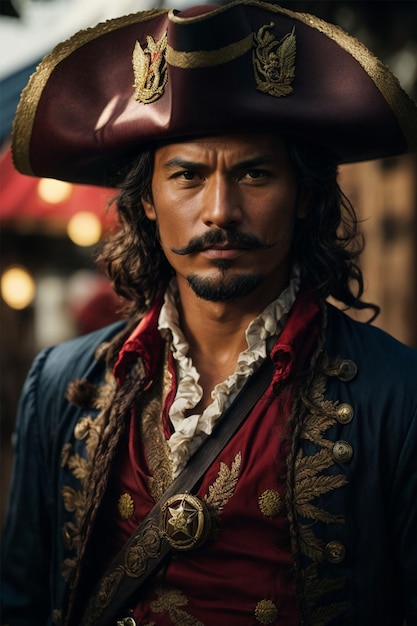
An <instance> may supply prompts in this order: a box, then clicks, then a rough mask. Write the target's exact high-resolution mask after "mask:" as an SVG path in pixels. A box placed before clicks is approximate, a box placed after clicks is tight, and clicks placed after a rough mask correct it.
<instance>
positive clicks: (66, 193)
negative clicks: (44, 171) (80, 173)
mask: <svg viewBox="0 0 417 626" xmlns="http://www.w3.org/2000/svg"><path fill="white" fill-rule="evenodd" d="M38 194H39V196H40V197H41V198H42V200H45V202H49V204H59V203H60V202H65V200H68V198H69V197H70V195H71V194H72V185H71V183H66V182H64V181H63V180H55V179H53V178H41V180H40V181H39V183H38Z"/></svg>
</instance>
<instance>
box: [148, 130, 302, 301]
mask: <svg viewBox="0 0 417 626" xmlns="http://www.w3.org/2000/svg"><path fill="white" fill-rule="evenodd" d="M142 204H143V207H144V210H145V213H146V215H147V217H148V218H149V219H150V220H156V222H157V226H158V231H159V237H160V242H161V246H162V248H163V251H164V253H165V255H166V257H167V259H168V261H169V263H170V265H171V266H172V267H173V269H174V270H175V272H176V275H177V278H178V284H179V287H180V289H181V288H182V286H184V285H185V284H187V285H190V286H191V288H192V289H193V291H194V292H195V293H196V295H197V296H199V297H200V298H203V299H206V300H211V301H227V300H235V299H237V298H241V297H244V296H246V295H248V294H250V293H255V294H256V293H258V294H259V295H260V294H268V296H269V298H270V299H271V300H272V299H273V298H274V297H276V296H277V295H278V294H279V293H280V291H281V290H282V289H283V288H284V287H285V286H286V284H287V282H288V274H289V254H290V249H291V243H292V238H293V230H294V222H295V218H296V217H297V216H299V217H302V216H303V214H304V209H303V206H302V205H301V204H300V202H299V199H298V194H297V186H296V181H295V175H294V172H293V168H292V165H291V163H290V160H289V156H288V153H287V149H286V147H285V145H284V143H283V141H282V140H281V139H280V138H278V137H274V136H269V135H263V134H262V135H261V134H257V135H255V134H254V135H246V134H245V135H220V136H214V137H206V138H202V139H193V140H187V141H184V142H178V143H172V144H169V145H166V146H163V147H160V148H158V149H157V150H156V152H155V162H154V173H153V177H152V197H151V198H148V197H144V198H142Z"/></svg>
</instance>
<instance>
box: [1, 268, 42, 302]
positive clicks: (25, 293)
mask: <svg viewBox="0 0 417 626" xmlns="http://www.w3.org/2000/svg"><path fill="white" fill-rule="evenodd" d="M35 292H36V287H35V281H34V280H33V278H32V276H31V275H30V274H29V272H28V271H27V270H26V269H25V268H24V267H20V266H17V265H15V266H12V267H9V268H7V269H6V270H5V271H4V272H3V274H2V277H1V295H2V298H3V300H4V301H5V302H6V303H7V304H8V305H9V307H11V308H12V309H17V310H21V309H25V308H26V307H27V306H29V304H31V303H32V302H33V299H34V297H35Z"/></svg>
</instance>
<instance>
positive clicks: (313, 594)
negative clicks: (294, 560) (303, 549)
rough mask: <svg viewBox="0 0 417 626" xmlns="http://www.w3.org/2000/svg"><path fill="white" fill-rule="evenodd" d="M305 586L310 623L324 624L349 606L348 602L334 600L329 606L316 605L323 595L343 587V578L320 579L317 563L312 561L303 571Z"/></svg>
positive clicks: (323, 625)
mask: <svg viewBox="0 0 417 626" xmlns="http://www.w3.org/2000/svg"><path fill="white" fill-rule="evenodd" d="M303 579H304V584H305V587H306V588H307V589H308V595H307V597H306V600H307V605H308V610H309V615H310V618H311V623H312V624H314V626H326V624H328V623H329V621H331V620H332V619H334V618H336V617H338V616H339V615H340V614H341V613H343V612H344V611H346V610H347V609H348V608H349V603H348V602H335V603H334V604H331V605H330V606H325V607H321V606H317V604H318V602H320V601H322V598H323V596H325V595H326V594H328V593H331V592H334V591H338V590H339V589H343V587H344V584H345V580H344V578H333V579H324V580H323V579H320V578H319V575H318V572H317V564H316V563H312V564H311V565H309V566H308V567H307V568H306V569H305V570H304V571H303Z"/></svg>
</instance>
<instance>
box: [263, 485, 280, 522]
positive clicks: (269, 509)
mask: <svg viewBox="0 0 417 626" xmlns="http://www.w3.org/2000/svg"><path fill="white" fill-rule="evenodd" d="M258 504H259V508H260V511H261V513H262V515H265V517H275V516H276V515H279V514H280V513H281V510H282V500H281V496H280V495H279V493H278V491H275V490H274V489H267V490H266V491H264V492H263V493H261V495H260V496H259V498H258Z"/></svg>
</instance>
